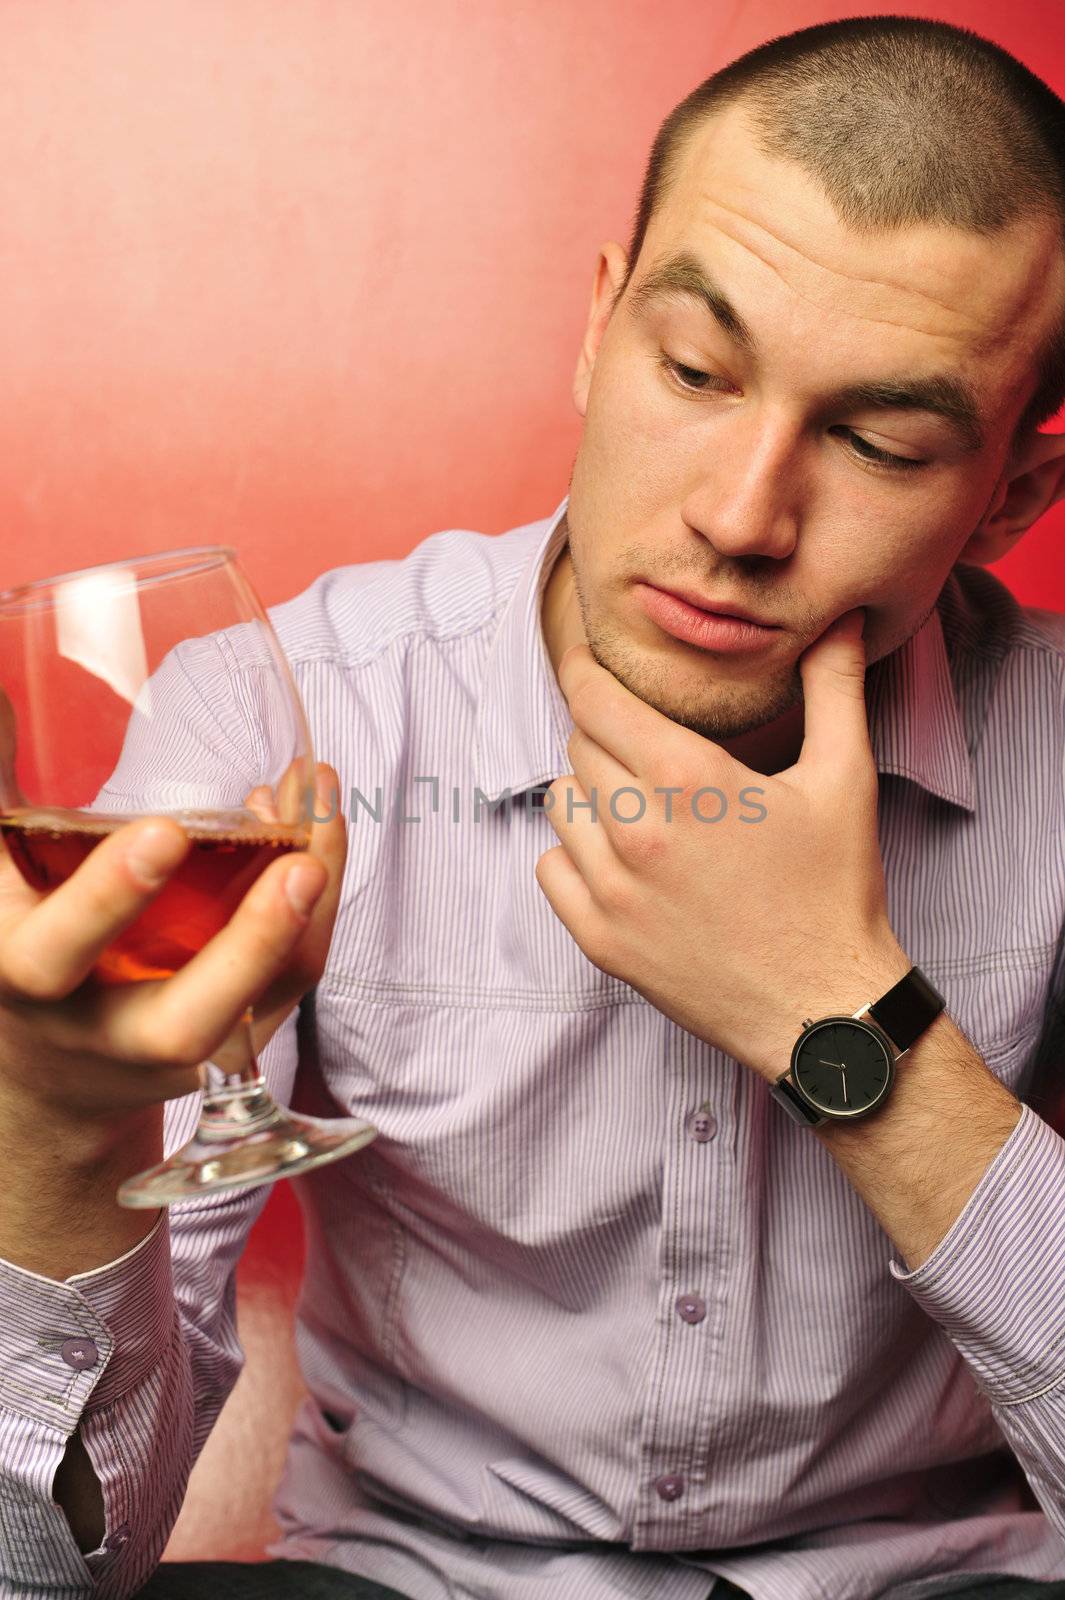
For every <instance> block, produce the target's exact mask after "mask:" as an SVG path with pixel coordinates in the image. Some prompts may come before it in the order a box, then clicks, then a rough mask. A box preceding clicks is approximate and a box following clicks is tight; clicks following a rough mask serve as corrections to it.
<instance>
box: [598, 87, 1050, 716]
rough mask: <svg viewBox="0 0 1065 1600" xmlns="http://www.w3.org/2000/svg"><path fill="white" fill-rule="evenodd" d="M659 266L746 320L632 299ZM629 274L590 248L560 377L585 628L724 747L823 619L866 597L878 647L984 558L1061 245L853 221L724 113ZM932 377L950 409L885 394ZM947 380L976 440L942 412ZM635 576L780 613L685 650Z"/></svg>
mask: <svg viewBox="0 0 1065 1600" xmlns="http://www.w3.org/2000/svg"><path fill="white" fill-rule="evenodd" d="M679 256H684V257H685V258H686V259H687V261H688V263H689V265H691V264H692V263H694V265H695V267H696V269H697V270H701V271H702V273H703V274H704V276H705V277H706V278H707V279H709V280H710V281H711V282H712V285H713V287H714V288H715V289H716V290H717V291H718V292H719V294H720V295H722V296H724V298H725V300H726V301H727V303H728V308H730V309H731V311H733V312H735V313H736V314H737V315H738V318H739V319H740V322H741V323H742V329H741V330H739V331H737V327H736V326H735V324H733V326H732V327H731V330H730V328H729V327H728V326H726V325H725V324H727V323H729V321H730V318H729V314H728V310H726V311H725V312H724V313H723V314H722V313H720V312H719V314H716V315H715V313H714V311H713V310H711V309H710V308H708V307H707V305H706V304H705V303H704V302H703V300H702V299H700V298H699V297H698V296H696V295H694V294H691V293H684V292H681V291H679V290H674V291H672V292H663V293H661V294H658V295H656V296H654V297H653V298H650V299H647V300H645V301H643V302H641V299H640V295H639V290H640V288H641V285H642V284H645V283H646V282H647V279H648V277H649V275H650V274H651V272H652V270H653V269H655V268H656V267H658V266H660V265H661V264H662V263H664V262H666V261H667V260H670V259H673V258H677V257H679ZM624 268H625V257H624V253H623V252H622V251H621V249H620V247H618V246H616V245H614V246H608V247H607V249H606V252H605V253H604V256H603V257H602V258H601V261H600V270H599V277H598V280H597V292H596V298H595V300H594V302H593V307H592V315H591V318H590V321H589V330H588V335H587V337H586V340H585V345H584V349H583V351H582V356H581V362H580V365H579V366H578V373H577V379H576V383H575V389H574V393H575V397H576V400H577V405H578V409H579V410H581V412H582V413H583V415H584V416H585V427H584V433H583V438H582V441H581V446H580V450H579V453H578V455H577V459H576V462H575V465H574V470H573V478H572V482H571V485H570V504H569V512H568V521H569V552H568V556H569V560H570V561H571V562H572V571H573V580H574V585H575V589H576V598H577V601H578V603H579V607H580V616H581V622H582V624H583V631H584V634H585V636H586V637H587V640H588V643H589V646H590V647H591V650H592V652H593V654H594V655H595V657H596V658H597V660H598V661H599V662H600V663H601V664H602V665H603V666H604V667H606V668H608V670H610V671H611V672H612V673H614V675H615V676H616V677H617V678H618V679H619V680H620V681H621V682H622V683H623V684H625V685H626V686H627V687H628V688H629V689H631V690H632V691H633V692H634V693H636V694H638V695H639V696H640V697H641V699H643V700H645V701H647V702H648V703H649V704H651V705H653V706H654V707H656V709H658V710H659V711H661V712H663V713H664V714H665V715H667V716H669V717H672V718H673V719H674V720H675V721H678V722H681V723H684V724H685V725H686V726H688V727H691V728H694V729H695V730H696V731H698V732H700V733H703V734H705V735H706V736H707V737H711V738H717V739H723V738H728V737H730V736H735V735H737V734H740V733H743V732H744V731H746V730H748V729H751V728H755V727H760V726H762V725H764V724H766V723H770V722H772V721H773V720H774V719H776V718H778V717H781V716H782V715H783V714H784V713H786V712H787V711H788V710H789V709H791V708H794V707H795V706H796V705H797V704H798V702H799V700H800V698H801V680H800V678H799V674H798V670H797V662H798V659H799V656H800V655H801V654H802V652H803V651H804V650H805V649H806V648H807V647H808V646H809V645H810V644H811V643H812V642H813V640H814V639H815V638H817V636H818V635H819V634H821V633H822V632H823V631H824V630H825V628H827V627H828V626H829V624H830V623H831V622H832V621H833V619H834V618H836V617H838V616H840V615H841V614H842V613H843V612H845V611H849V610H851V609H852V608H853V607H855V606H864V607H865V608H866V623H865V641H866V650H867V655H868V659H869V660H870V661H874V660H877V659H879V658H880V657H882V656H884V655H886V654H888V653H889V652H890V651H892V650H894V649H896V648H897V647H898V646H899V645H900V644H902V643H903V642H904V641H905V640H906V639H907V638H909V637H910V635H911V634H912V633H913V632H915V631H916V629H917V628H918V627H919V626H920V625H921V623H922V622H923V621H924V619H925V618H926V617H927V615H928V614H929V612H930V610H931V609H932V607H933V606H934V604H935V601H936V598H937V596H938V594H939V592H940V589H941V588H942V585H943V583H944V581H945V579H946V576H947V574H948V572H949V571H950V568H951V566H952V565H953V564H954V562H955V561H956V560H957V559H958V558H959V556H960V555H962V553H963V551H964V552H965V557H966V559H974V560H979V559H986V558H987V556H986V548H985V547H984V546H982V545H981V543H980V541H979V537H978V536H977V535H975V534H974V530H977V529H978V527H981V526H982V525H983V523H984V521H985V518H986V516H987V514H988V513H989V512H991V511H992V510H993V509H994V507H995V505H996V503H997V502H1000V501H1001V494H1002V489H1003V485H1004V483H1005V481H1006V479H1005V475H1004V471H1003V469H1004V467H1005V465H1006V460H1007V454H1008V447H1009V442H1010V439H1011V436H1012V432H1013V426H1014V423H1015V421H1016V419H1017V417H1018V416H1019V414H1020V412H1021V411H1022V409H1023V407H1024V405H1025V404H1026V403H1027V400H1028V398H1029V395H1030V393H1031V389H1032V385H1033V378H1034V362H1035V355H1036V352H1037V351H1038V350H1039V348H1040V346H1041V343H1042V341H1043V339H1044V337H1045V335H1046V333H1047V332H1048V330H1049V329H1050V328H1051V326H1052V325H1053V322H1054V319H1055V317H1056V315H1057V308H1058V306H1059V305H1060V304H1061V300H1062V294H1063V274H1062V263H1061V253H1060V247H1059V244H1058V241H1057V236H1056V232H1055V229H1054V227H1053V225H1052V224H1049V223H1033V222H1030V221H1029V222H1025V223H1023V224H1017V225H1014V226H1013V227H1011V228H1009V229H1007V230H1003V231H1002V232H1000V233H998V234H996V235H994V236H989V237H983V236H980V235H976V234H970V233H966V232H962V231H960V230H957V229H953V228H943V227H935V228H932V227H919V228H912V229H907V230H904V231H896V232H888V233H879V234H875V235H860V234H857V233H855V232H852V231H850V230H849V229H847V228H845V227H844V226H843V225H842V224H841V223H840V222H839V221H838V220H837V218H836V215H835V212H834V211H833V209H832V207H831V205H830V203H829V201H828V199H827V198H826V196H825V195H824V193H823V191H822V190H821V189H820V187H819V186H818V185H817V184H816V183H815V182H814V181H813V180H812V179H810V178H808V177H807V176H806V175H805V174H804V173H803V172H802V171H801V170H800V169H799V168H798V167H797V166H795V165H794V164H792V163H790V162H782V161H778V160H774V159H771V158H770V157H768V156H766V155H764V154H762V153H761V152H760V151H759V150H758V148H757V145H756V143H755V140H754V138H753V136H752V134H751V133H750V131H749V129H748V127H747V126H746V122H745V115H744V112H743V109H742V106H734V107H732V108H729V109H728V110H726V111H725V112H724V113H722V114H719V115H718V116H717V117H716V118H714V119H713V120H711V121H710V122H708V123H706V124H704V126H703V127H702V128H700V129H699V130H698V131H697V132H696V133H695V134H694V135H693V136H690V138H689V141H688V144H687V147H686V149H685V151H684V154H683V157H682V161H681V165H680V168H679V171H678V175H677V178H676V181H675V184H674V186H673V188H672V190H671V192H670V193H669V194H668V195H667V197H666V198H665V200H664V201H663V203H662V204H661V206H660V209H659V211H658V213H656V215H655V217H654V218H653V220H652V222H651V224H650V226H649V229H648V232H647V236H646V239H645V241H644V245H643V248H642V249H641V252H640V259H639V262H638V263H637V265H636V270H635V271H634V273H633V277H632V281H631V282H630V284H629V285H628V287H627V289H626V291H625V294H624V296H623V297H622V299H621V300H620V301H619V302H618V304H617V306H616V308H615V309H614V310H613V312H612V314H611V313H610V300H611V296H612V294H613V292H614V291H615V290H616V288H617V287H618V286H619V284H620V282H621V281H622V277H623V273H624ZM718 304H719V305H720V301H719V302H718ZM744 335H746V337H744ZM933 379H939V380H946V383H945V384H943V383H940V385H939V389H938V391H935V393H936V395H937V397H938V398H939V399H940V400H942V399H943V398H944V397H946V399H948V400H949V401H950V402H951V403H952V404H953V406H954V411H955V413H956V414H955V416H954V418H953V420H952V418H951V417H950V416H945V415H942V414H939V413H937V412H936V411H935V410H931V409H925V408H924V405H923V404H922V406H921V407H915V406H912V405H906V404H903V403H901V401H900V400H899V396H898V393H897V391H899V390H901V389H907V390H909V391H910V395H911V399H912V398H913V394H914V387H915V385H916V384H917V383H923V384H925V385H926V389H925V391H924V392H923V394H922V395H920V396H918V397H917V398H921V399H922V400H923V401H927V399H928V394H929V391H928V389H927V385H928V383H929V380H933ZM859 385H865V386H870V385H877V386H880V390H881V392H880V394H879V397H878V399H874V398H872V397H870V395H869V394H868V393H866V394H865V395H855V393H854V390H855V388H856V386H859ZM889 386H890V387H891V388H892V389H893V390H894V391H896V392H895V393H894V394H892V395H888V396H887V398H888V399H891V400H892V404H891V405H890V406H887V405H885V404H883V400H884V398H885V395H884V393H883V390H884V389H886V388H887V387H889ZM848 390H850V391H851V394H850V395H847V394H846V391H848ZM966 394H967V395H968V396H969V398H970V399H971V401H972V404H973V406H974V407H975V410H976V416H975V418H974V419H973V421H974V422H975V423H976V424H977V425H978V427H979V430H980V432H981V433H982V439H983V442H982V443H979V444H978V443H976V441H975V440H974V439H973V437H972V436H971V434H972V431H973V430H972V429H971V428H970V429H969V430H968V434H967V431H966V429H965V427H964V426H963V422H964V419H963V418H959V416H958V415H957V408H958V403H959V402H960V401H963V400H964V399H965V398H966ZM882 457H887V458H888V459H882ZM890 458H898V460H897V461H894V460H891V459H890ZM911 463H919V464H917V465H912V464H911ZM971 536H972V537H971ZM647 586H650V588H651V589H658V588H663V589H667V590H668V589H683V590H686V591H688V592H689V593H690V594H693V595H695V596H698V597H701V598H705V599H710V600H714V601H717V602H718V603H719V604H721V605H722V606H723V607H724V608H725V609H728V607H729V605H733V606H738V607H742V608H744V609H745V610H747V611H748V612H750V613H751V614H753V615H754V616H756V617H759V618H763V619H766V620H768V621H770V622H773V623H775V624H776V625H777V626H776V627H775V628H774V629H773V630H772V631H769V632H767V633H766V635H765V637H764V641H761V642H759V643H758V645H757V647H756V648H754V649H753V650H746V651H743V652H741V653H731V654H730V653H723V652H721V651H720V650H716V649H708V648H704V647H702V646H700V645H696V644H693V643H690V642H688V641H685V640H682V639H679V638H677V637H675V636H674V635H673V634H672V633H670V632H666V631H664V630H663V628H662V627H661V626H660V625H659V623H658V622H656V621H654V620H652V618H651V616H650V615H649V614H648V611H647V610H646V609H645V602H646V601H647V599H648V587H647ZM650 598H651V599H652V600H653V599H654V596H653V595H651V596H650Z"/></svg>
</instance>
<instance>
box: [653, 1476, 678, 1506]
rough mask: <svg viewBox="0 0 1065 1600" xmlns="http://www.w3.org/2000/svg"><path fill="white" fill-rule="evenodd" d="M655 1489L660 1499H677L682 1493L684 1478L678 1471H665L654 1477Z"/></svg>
mask: <svg viewBox="0 0 1065 1600" xmlns="http://www.w3.org/2000/svg"><path fill="white" fill-rule="evenodd" d="M655 1490H656V1492H657V1494H658V1498H659V1499H660V1500H679V1499H680V1497H681V1495H682V1494H683V1493H684V1479H683V1478H682V1477H681V1476H680V1473H679V1472H667V1473H665V1474H664V1475H663V1476H662V1477H661V1478H656V1479H655Z"/></svg>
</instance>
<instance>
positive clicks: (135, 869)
mask: <svg viewBox="0 0 1065 1600" xmlns="http://www.w3.org/2000/svg"><path fill="white" fill-rule="evenodd" d="M186 848H187V841H186V839H185V837H184V836H183V835H182V834H180V833H175V832H174V830H173V828H166V827H163V826H161V825H160V824H158V823H156V824H154V825H149V826H148V827H145V828H142V829H141V830H140V832H139V833H138V834H137V837H136V839H135V840H134V841H133V845H132V847H131V849H130V852H129V854H128V855H127V857H126V865H127V866H128V867H129V870H130V872H131V873H132V874H133V876H134V877H135V878H136V880H137V882H138V883H139V884H140V886H141V888H143V889H158V888H159V887H160V885H161V884H163V883H165V882H166V880H167V878H168V876H169V875H170V873H171V872H172V871H173V870H174V868H175V867H176V866H177V864H178V862H179V861H181V860H182V859H183V857H184V855H185V850H186Z"/></svg>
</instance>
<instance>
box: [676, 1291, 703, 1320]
mask: <svg viewBox="0 0 1065 1600" xmlns="http://www.w3.org/2000/svg"><path fill="white" fill-rule="evenodd" d="M674 1304H675V1305H676V1308H677V1316H678V1317H682V1318H683V1319H684V1321H685V1322H702V1320H703V1318H704V1317H705V1316H706V1301H705V1300H701V1299H700V1298H699V1296H698V1295H697V1294H679V1295H678V1296H677V1298H676V1300H675V1301H674Z"/></svg>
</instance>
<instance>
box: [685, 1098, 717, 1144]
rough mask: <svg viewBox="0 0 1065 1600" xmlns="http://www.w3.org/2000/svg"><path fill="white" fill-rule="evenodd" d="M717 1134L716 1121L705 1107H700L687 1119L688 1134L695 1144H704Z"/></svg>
mask: <svg viewBox="0 0 1065 1600" xmlns="http://www.w3.org/2000/svg"><path fill="white" fill-rule="evenodd" d="M716 1132H717V1121H716V1119H715V1118H714V1117H712V1116H711V1115H710V1112H709V1110H708V1108H707V1107H706V1106H700V1107H699V1109H698V1111H693V1112H692V1114H691V1116H690V1117H689V1118H688V1134H689V1136H690V1137H691V1138H692V1139H694V1140H695V1142H696V1144H706V1143H707V1141H708V1140H710V1139H712V1138H713V1137H714V1134H715V1133H716Z"/></svg>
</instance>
